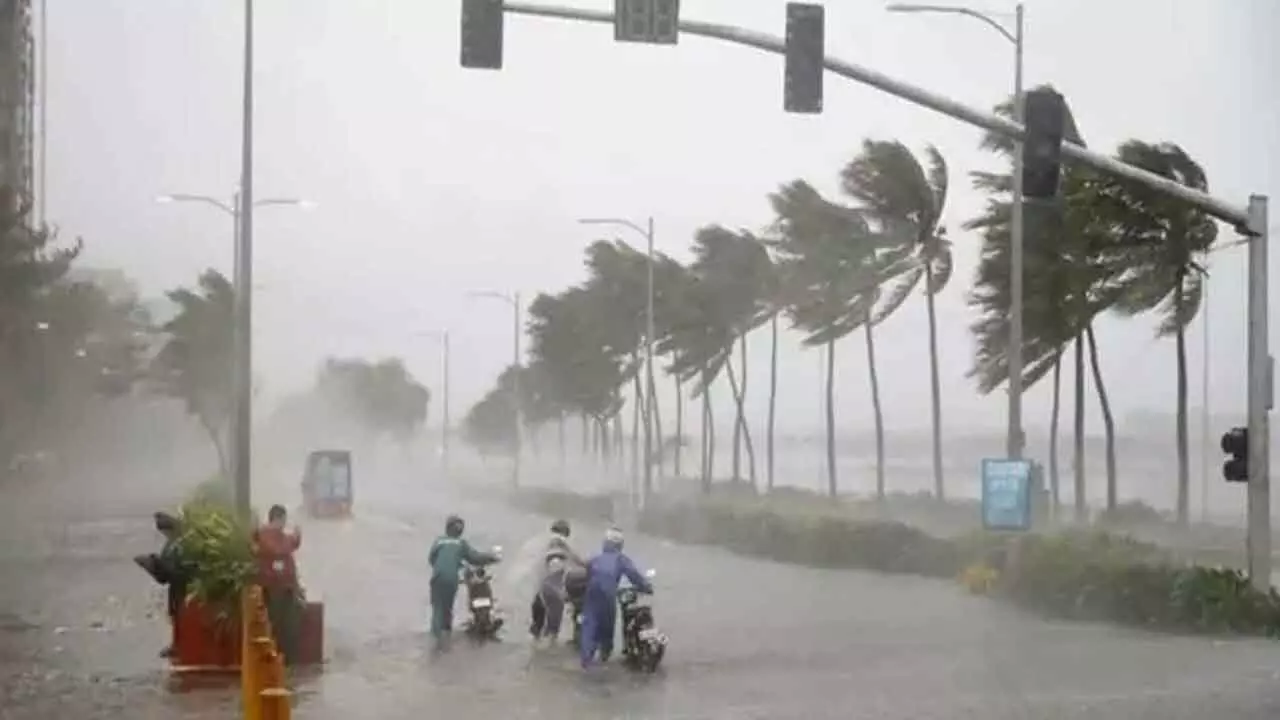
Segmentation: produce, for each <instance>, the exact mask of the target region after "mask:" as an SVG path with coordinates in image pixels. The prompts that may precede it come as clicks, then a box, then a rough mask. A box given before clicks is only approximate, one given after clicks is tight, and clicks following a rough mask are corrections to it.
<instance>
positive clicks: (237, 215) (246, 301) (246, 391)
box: [156, 0, 315, 517]
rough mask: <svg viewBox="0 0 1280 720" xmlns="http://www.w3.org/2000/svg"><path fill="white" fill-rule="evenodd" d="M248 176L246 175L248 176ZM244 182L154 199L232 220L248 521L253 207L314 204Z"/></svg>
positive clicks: (235, 435) (235, 440)
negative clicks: (256, 194)
mask: <svg viewBox="0 0 1280 720" xmlns="http://www.w3.org/2000/svg"><path fill="white" fill-rule="evenodd" d="M245 4H246V8H249V7H251V6H252V0H245ZM245 33H246V37H245V64H246V69H245V105H246V107H245V133H246V138H245V143H246V162H247V161H248V156H249V150H248V149H247V148H248V145H249V144H250V142H251V141H250V138H249V135H250V134H251V119H250V110H251V106H252V101H251V90H252V87H251V80H250V79H249V74H250V68H251V67H252V54H251V50H250V48H251V46H252V42H251V38H252V23H251V22H247V23H246V28H245ZM246 175H247V172H246ZM245 180H246V178H241V189H238V190H237V191H236V192H235V194H233V195H232V196H231V200H230V201H229V202H228V201H224V200H219V199H217V198H215V197H211V196H208V195H193V194H190V193H170V194H166V195H160V196H159V197H157V198H156V202H159V203H181V202H187V203H201V204H204V205H208V206H210V207H214V208H217V209H218V210H221V211H222V212H224V213H226V214H227V215H229V216H230V217H231V220H232V223H233V224H232V238H233V243H232V244H233V247H234V260H233V265H232V280H231V282H232V286H233V288H234V295H235V309H234V311H233V317H234V318H235V319H234V321H233V327H234V334H233V337H232V344H233V351H232V361H231V392H232V403H231V404H232V407H233V408H234V412H233V414H232V422H231V430H232V431H231V445H232V448H233V459H232V472H233V475H234V476H235V477H234V481H235V500H236V508H237V510H238V511H239V512H241V513H242V514H243V515H244V516H245V517H248V515H249V512H250V508H251V506H250V502H249V491H250V489H249V486H250V482H249V477H250V475H249V469H250V462H251V458H252V455H251V450H250V448H249V442H250V440H251V436H252V433H251V431H250V423H251V421H252V403H253V380H252V372H253V370H252V368H253V363H252V333H251V323H252V317H253V316H252V304H251V303H252V299H251V296H252V294H253V287H254V286H253V277H252V256H251V253H252V249H253V245H252V237H251V234H252V230H251V229H250V226H251V224H252V215H253V209H254V208H259V207H268V206H273V205H274V206H287V207H298V208H303V209H310V208H313V207H315V203H312V202H310V201H308V200H299V199H297V198H264V199H262V200H252V199H250V198H251V197H252V196H251V195H250V194H249V193H248V192H242V191H243V189H244V188H245V187H246V185H245Z"/></svg>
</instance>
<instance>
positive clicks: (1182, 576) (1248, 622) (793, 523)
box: [522, 490, 1280, 636]
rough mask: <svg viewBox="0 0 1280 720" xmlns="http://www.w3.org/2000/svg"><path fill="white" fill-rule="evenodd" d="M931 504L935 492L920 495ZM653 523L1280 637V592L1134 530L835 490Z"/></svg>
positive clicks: (1029, 601) (657, 527) (1029, 598)
mask: <svg viewBox="0 0 1280 720" xmlns="http://www.w3.org/2000/svg"><path fill="white" fill-rule="evenodd" d="M533 492H534V495H533V496H532V497H536V498H538V499H537V500H534V499H532V498H526V499H525V500H524V501H523V502H522V506H523V507H525V508H526V509H528V510H531V511H534V512H547V513H548V514H564V513H565V512H567V509H569V508H575V507H576V508H579V509H580V510H582V511H583V512H584V513H588V514H591V513H597V512H599V507H598V503H600V502H601V501H600V496H577V498H576V499H571V496H573V494H572V493H564V492H559V491H542V490H538V491H533ZM918 502H920V503H921V504H924V500H923V499H920V500H918ZM638 521H639V529H640V530H641V531H642V532H645V533H648V534H652V535H657V536H660V537H666V538H669V539H672V540H676V541H678V542H687V543H696V544H704V543H705V544H714V545H719V546H721V547H725V548H727V549H730V550H732V551H734V552H738V553H742V554H744V555H752V556H756V557H763V558H769V559H772V560H776V561H779V562H786V563H793V564H800V565H808V566H813V567H823V568H844V569H858V570H871V571H877V572H884V573H894V574H911V575H923V576H928V577H938V578H945V577H959V576H960V575H961V574H962V573H963V571H964V569H966V568H968V569H970V570H972V569H973V568H987V569H989V571H988V572H989V575H990V576H991V577H992V581H991V582H990V588H989V589H988V591H989V592H990V594H991V595H993V596H994V597H997V598H1001V599H1003V600H1005V601H1008V602H1011V603H1014V604H1016V605H1018V606H1021V607H1024V608H1027V609H1029V610H1032V611H1035V612H1038V613H1041V614H1044V615H1048V616H1053V617H1060V618H1068V619H1080V620H1105V621H1111V622H1119V623H1124V624H1128V625H1134V626H1138V627H1146V628H1152V629H1162V630H1171V631H1176V632H1193V633H1194V632H1202V633H1242V634H1261V635H1269V636H1278V635H1280V595H1278V594H1277V592H1276V591H1275V590H1272V591H1270V592H1269V593H1262V592H1258V591H1256V590H1254V589H1253V588H1252V587H1251V586H1250V584H1249V582H1248V579H1247V578H1246V577H1245V576H1244V574H1243V573H1241V572H1239V571H1238V570H1232V569H1226V568H1210V567H1201V566H1195V565H1188V564H1185V563H1182V562H1179V561H1178V560H1177V559H1176V558H1175V557H1174V556H1173V555H1172V554H1171V553H1170V552H1169V551H1167V550H1165V549H1164V548H1161V547H1160V546H1157V545H1155V544H1152V543H1149V542H1143V541H1140V540H1137V539H1134V538H1132V537H1130V536H1127V535H1122V534H1116V533H1110V532H1104V531H1099V530H1070V531H1066V532H1061V533H1056V534H1052V535H1041V534H1002V533H990V532H980V531H975V532H971V533H969V534H966V535H962V536H958V537H956V538H951V539H943V538H938V537H934V536H932V535H929V534H928V533H925V532H923V531H922V530H920V529H918V528H915V527H912V526H911V525H908V524H906V523H903V522H898V521H895V520H888V519H877V518H874V517H872V518H868V519H863V518H859V517H857V516H856V515H855V514H854V513H851V512H850V510H849V507H848V506H842V505H840V504H838V503H833V502H832V501H830V500H829V499H825V498H815V497H812V496H806V495H805V494H803V493H787V494H784V495H782V496H781V497H780V498H779V499H777V500H774V499H772V498H771V497H753V496H749V495H746V494H744V493H741V492H738V493H733V494H724V495H719V496H717V495H712V496H710V497H707V498H703V499H702V500H700V501H698V502H683V503H679V502H670V501H664V500H662V499H661V498H656V499H655V500H653V501H651V502H650V503H649V504H648V505H647V506H646V507H645V508H644V510H643V511H642V512H641V513H640V516H639V518H638Z"/></svg>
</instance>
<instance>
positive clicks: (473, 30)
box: [462, 0, 503, 70]
mask: <svg viewBox="0 0 1280 720" xmlns="http://www.w3.org/2000/svg"><path fill="white" fill-rule="evenodd" d="M502 3H503V0H462V67H464V68H477V69H482V70H501V69H502Z"/></svg>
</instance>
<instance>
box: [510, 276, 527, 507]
mask: <svg viewBox="0 0 1280 720" xmlns="http://www.w3.org/2000/svg"><path fill="white" fill-rule="evenodd" d="M520 335H521V333H520V293H518V292H517V293H514V294H512V296H511V347H512V351H513V353H512V358H511V367H512V372H513V373H514V374H513V375H512V376H511V392H512V393H513V394H514V395H515V397H514V398H512V403H511V406H512V408H513V411H514V412H515V422H516V431H515V435H514V437H513V440H514V441H515V455H514V457H513V458H512V462H511V487H513V488H514V487H519V486H520V454H521V451H522V450H523V447H522V445H523V443H522V441H521V437H520V436H521V435H522V434H523V432H524V413H522V412H521V407H520V406H521V404H522V403H523V401H524V397H523V396H522V395H521V390H520V374H521V372H522V370H523V368H522V367H521V363H520Z"/></svg>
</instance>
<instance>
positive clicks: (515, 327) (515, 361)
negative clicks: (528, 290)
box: [468, 290, 524, 487]
mask: <svg viewBox="0 0 1280 720" xmlns="http://www.w3.org/2000/svg"><path fill="white" fill-rule="evenodd" d="M468 295H470V296H471V297H476V298H492V299H494V300H501V301H502V302H505V303H507V304H508V305H510V306H511V320H512V327H511V330H512V333H511V350H512V357H511V366H512V372H513V375H512V376H511V396H512V397H511V410H512V412H513V413H514V415H515V433H514V435H513V437H512V440H513V441H514V444H515V450H514V452H513V453H512V458H511V486H512V487H518V486H519V485H520V449H521V448H520V433H521V429H522V428H521V425H522V424H523V422H524V421H523V414H522V413H521V412H520V410H521V408H520V404H521V397H520V293H518V292H516V293H511V294H510V295H508V294H506V293H500V292H494V291H492V290H485V291H480V292H473V293H468Z"/></svg>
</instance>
